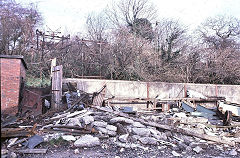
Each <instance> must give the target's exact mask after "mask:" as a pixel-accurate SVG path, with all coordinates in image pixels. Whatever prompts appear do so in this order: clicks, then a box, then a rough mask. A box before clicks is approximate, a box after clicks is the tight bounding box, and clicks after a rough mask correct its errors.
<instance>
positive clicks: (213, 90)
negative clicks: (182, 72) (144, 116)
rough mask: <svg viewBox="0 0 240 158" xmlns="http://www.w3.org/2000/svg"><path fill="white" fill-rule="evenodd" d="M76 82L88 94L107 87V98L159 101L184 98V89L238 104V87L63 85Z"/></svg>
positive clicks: (98, 82) (127, 83) (89, 81)
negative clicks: (158, 99)
mask: <svg viewBox="0 0 240 158" xmlns="http://www.w3.org/2000/svg"><path fill="white" fill-rule="evenodd" d="M66 82H76V83H77V88H78V89H80V90H83V91H86V92H89V93H92V92H96V91H98V90H99V89H101V87H102V86H103V85H104V84H106V85H107V93H106V95H107V97H108V96H111V95H114V96H116V97H123V98H154V97H156V96H157V95H159V97H158V98H160V99H168V98H178V97H184V94H185V92H184V90H185V87H186V89H187V90H194V91H197V92H200V93H202V94H203V95H206V96H221V97H226V100H227V101H230V102H235V103H240V85H213V84H192V83H165V82H138V81H122V80H97V79H74V78H71V79H64V80H63V83H66Z"/></svg>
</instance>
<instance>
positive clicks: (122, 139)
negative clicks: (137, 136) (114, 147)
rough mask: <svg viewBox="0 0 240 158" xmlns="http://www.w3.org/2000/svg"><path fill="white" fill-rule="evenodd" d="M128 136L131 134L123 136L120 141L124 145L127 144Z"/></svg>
mask: <svg viewBox="0 0 240 158" xmlns="http://www.w3.org/2000/svg"><path fill="white" fill-rule="evenodd" d="M128 136H129V134H124V135H121V136H120V137H119V138H118V139H119V140H120V141H121V142H123V143H126V142H127V139H128Z"/></svg>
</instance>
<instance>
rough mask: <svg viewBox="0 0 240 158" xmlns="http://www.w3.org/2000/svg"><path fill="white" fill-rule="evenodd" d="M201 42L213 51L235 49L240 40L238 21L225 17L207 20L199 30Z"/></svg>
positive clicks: (239, 22)
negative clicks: (213, 49)
mask: <svg viewBox="0 0 240 158" xmlns="http://www.w3.org/2000/svg"><path fill="white" fill-rule="evenodd" d="M198 31H199V33H200V37H201V39H202V41H203V42H204V43H206V44H207V45H209V46H210V47H214V48H215V49H225V48H230V47H236V46H237V43H239V42H240V41H239V39H240V19H237V18H234V17H227V16H221V15H219V16H216V17H210V18H208V19H207V20H206V21H205V22H204V23H203V24H202V25H201V27H200V28H199V30H198Z"/></svg>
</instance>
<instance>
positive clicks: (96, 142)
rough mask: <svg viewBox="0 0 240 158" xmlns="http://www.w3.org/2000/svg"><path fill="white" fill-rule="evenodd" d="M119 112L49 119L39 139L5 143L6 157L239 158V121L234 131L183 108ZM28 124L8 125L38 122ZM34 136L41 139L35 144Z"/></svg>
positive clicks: (37, 132)
mask: <svg viewBox="0 0 240 158" xmlns="http://www.w3.org/2000/svg"><path fill="white" fill-rule="evenodd" d="M114 109H115V110H113V108H111V107H95V106H92V107H88V108H84V109H81V110H79V111H78V110H76V111H73V112H71V113H70V112H62V113H55V114H53V115H50V114H49V115H46V116H45V117H44V118H42V121H41V122H39V123H38V124H37V125H35V127H36V129H34V132H33V133H34V134H32V135H34V136H32V137H30V135H29V138H27V139H26V137H25V139H26V141H24V142H25V144H24V143H21V141H20V143H16V142H17V141H19V140H21V139H22V137H15V138H16V139H14V138H11V139H10V138H6V139H5V140H4V141H1V145H2V151H1V152H2V157H8V156H10V157H16V156H18V157H175V156H179V157H239V154H240V145H239V142H240V140H239V139H240V137H239V132H240V128H239V124H238V122H232V124H233V125H235V126H233V125H232V126H231V127H229V128H226V127H225V128H218V127H217V126H216V125H212V124H210V123H209V121H208V119H206V118H203V117H192V116H188V114H187V113H185V112H184V111H182V110H180V109H175V111H174V110H170V111H169V112H165V113H159V112H152V113H150V114H149V113H141V114H138V113H136V115H133V114H125V113H122V112H121V111H118V108H116V107H115V108H114ZM42 117H43V116H42ZM28 119H29V120H32V122H26V123H23V122H24V121H23V120H18V121H16V122H15V123H14V124H11V125H8V126H9V128H10V127H11V126H16V125H17V124H18V126H19V125H21V126H22V129H24V128H26V126H27V125H28V126H29V125H32V126H33V125H34V119H30V118H28ZM136 120H139V121H136ZM216 121H220V122H221V120H216ZM17 122H18V123H17ZM152 123H156V124H160V125H165V126H166V127H171V128H177V129H185V130H190V131H195V133H198V134H199V135H201V134H205V135H208V136H209V137H211V136H218V137H220V138H221V139H222V140H223V142H222V143H216V142H214V141H209V140H206V139H201V138H199V137H195V136H189V135H185V134H183V133H181V132H174V130H165V129H162V128H159V127H156V126H154V124H153V126H151V125H152ZM219 127H221V126H219ZM5 128H6V127H5ZM9 134H10V133H9ZM36 136H38V137H36ZM33 137H34V138H40V139H38V140H36V141H35V142H34V141H33V144H30V143H31V142H30V140H31V139H32V138H33ZM214 138H215V137H214ZM41 139H42V140H41ZM224 139H225V140H226V142H234V146H231V144H227V143H224ZM2 140H3V139H2ZM26 142H27V143H26ZM26 144H28V145H26ZM34 145H36V146H34ZM30 146H31V147H30ZM27 148H29V149H33V150H34V149H47V152H46V153H44V154H26V153H21V150H22V149H27ZM19 151H20V152H19Z"/></svg>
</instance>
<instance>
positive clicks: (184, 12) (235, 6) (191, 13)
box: [16, 0, 240, 34]
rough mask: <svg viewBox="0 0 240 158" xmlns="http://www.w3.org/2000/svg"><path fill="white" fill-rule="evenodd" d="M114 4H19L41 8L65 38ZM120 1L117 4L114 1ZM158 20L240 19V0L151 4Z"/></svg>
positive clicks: (99, 0)
mask: <svg viewBox="0 0 240 158" xmlns="http://www.w3.org/2000/svg"><path fill="white" fill-rule="evenodd" d="M112 1H114V0H16V2H18V3H22V4H27V3H30V2H33V3H36V4H37V5H38V9H39V11H40V12H41V13H42V15H43V18H44V27H45V28H46V26H47V27H49V28H51V29H52V30H53V31H54V30H57V29H59V30H58V31H61V32H62V33H63V34H68V33H70V34H75V33H76V32H84V29H85V22H86V17H87V15H88V14H89V13H91V12H97V13H98V12H101V11H102V10H103V9H104V8H106V6H107V5H109V4H111V3H112ZM115 1H117V0H115ZM151 2H152V3H153V4H154V5H155V6H156V8H157V10H158V16H159V18H174V19H178V20H179V21H181V22H182V23H183V24H185V25H187V26H189V27H190V28H192V29H193V28H195V27H197V26H198V25H199V24H200V23H201V22H203V21H204V20H205V19H206V18H207V17H210V16H215V15H219V14H221V15H231V16H234V17H237V18H240V0H151Z"/></svg>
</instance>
